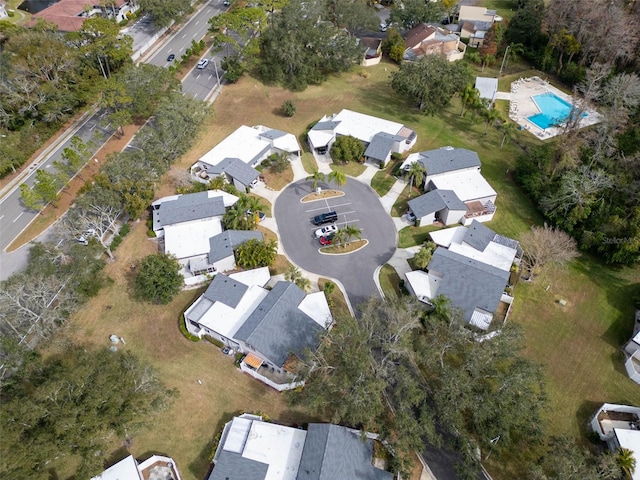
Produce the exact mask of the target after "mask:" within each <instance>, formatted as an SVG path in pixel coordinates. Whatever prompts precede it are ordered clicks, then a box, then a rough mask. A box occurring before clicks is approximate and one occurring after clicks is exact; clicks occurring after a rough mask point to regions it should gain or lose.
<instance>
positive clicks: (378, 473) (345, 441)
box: [208, 413, 393, 480]
mask: <svg viewBox="0 0 640 480" xmlns="http://www.w3.org/2000/svg"><path fill="white" fill-rule="evenodd" d="M377 438H378V436H377V435H375V434H371V433H367V432H365V433H364V435H363V434H362V432H360V431H359V430H354V429H351V428H346V427H342V426H340V425H332V424H328V423H311V424H309V426H308V427H307V429H306V430H303V429H301V428H293V427H286V426H283V425H278V424H275V423H269V422H265V421H263V419H262V417H260V416H257V415H251V414H246V413H245V414H243V415H240V416H238V417H234V418H233V420H231V421H230V422H228V423H227V424H225V426H224V429H223V431H222V434H221V435H220V442H219V444H218V447H217V448H216V452H215V454H214V456H213V464H214V467H213V470H212V472H211V474H210V475H209V478H208V480H240V479H242V480H245V479H251V480H324V479H331V480H347V479H349V480H356V479H367V480H392V479H393V474H392V473H390V472H386V471H384V470H381V469H379V468H377V467H375V466H374V461H373V460H374V449H373V440H374V439H377Z"/></svg>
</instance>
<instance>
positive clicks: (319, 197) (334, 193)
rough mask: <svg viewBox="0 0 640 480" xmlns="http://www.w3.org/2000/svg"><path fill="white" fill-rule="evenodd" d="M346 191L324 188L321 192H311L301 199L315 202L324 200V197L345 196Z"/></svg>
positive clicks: (303, 201)
mask: <svg viewBox="0 0 640 480" xmlns="http://www.w3.org/2000/svg"><path fill="white" fill-rule="evenodd" d="M343 196H344V192H342V191H340V190H322V191H321V192H320V193H316V192H314V193H310V194H309V195H305V196H304V197H302V200H300V201H301V202H302V203H309V202H315V201H316V200H322V199H323V198H334V197H343Z"/></svg>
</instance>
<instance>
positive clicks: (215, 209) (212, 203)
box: [153, 192, 225, 230]
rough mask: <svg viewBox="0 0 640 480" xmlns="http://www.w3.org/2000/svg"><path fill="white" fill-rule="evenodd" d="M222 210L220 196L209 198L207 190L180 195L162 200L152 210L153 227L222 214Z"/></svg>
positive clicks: (156, 228)
mask: <svg viewBox="0 0 640 480" xmlns="http://www.w3.org/2000/svg"><path fill="white" fill-rule="evenodd" d="M224 212H225V209H224V202H223V200H222V197H213V198H209V193H208V192H198V193H189V194H186V195H180V196H179V197H178V198H176V199H175V200H168V201H166V202H162V203H161V204H160V205H159V208H157V209H154V210H153V229H154V230H159V229H160V228H162V227H165V226H166V225H173V224H175V223H181V222H190V221H192V220H198V219H201V218H208V217H214V216H216V215H224Z"/></svg>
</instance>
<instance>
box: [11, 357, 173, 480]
mask: <svg viewBox="0 0 640 480" xmlns="http://www.w3.org/2000/svg"><path fill="white" fill-rule="evenodd" d="M173 393H174V392H172V391H169V390H167V389H166V388H165V387H164V385H162V383H161V382H160V381H159V379H158V378H157V376H156V374H155V372H154V371H153V370H152V369H151V368H150V367H149V366H148V365H145V364H144V363H142V362H141V361H140V360H139V359H138V358H137V357H135V356H134V355H133V354H131V353H129V352H118V353H113V352H110V351H108V350H106V349H103V350H98V351H93V350H90V349H88V348H83V347H75V348H70V349H69V350H68V351H65V352H63V353H62V354H61V355H51V356H48V357H46V359H45V358H39V357H35V358H31V359H27V361H25V362H24V364H23V366H22V368H21V369H20V370H19V371H18V372H16V374H14V375H13V376H12V377H11V379H9V380H8V382H7V383H6V384H5V385H3V387H2V390H1V391H0V399H1V401H2V409H0V423H1V424H2V435H0V452H1V456H2V462H0V475H1V476H2V477H3V478H12V479H15V480H27V479H29V480H37V479H47V478H50V476H51V472H52V471H55V470H56V467H59V466H61V465H64V464H68V463H70V462H77V463H76V465H78V467H77V470H76V474H77V475H78V477H81V478H91V477H92V476H93V475H96V474H98V473H99V472H100V471H101V470H102V469H103V461H104V460H105V454H106V452H108V451H109V450H110V448H111V447H112V445H113V440H114V437H115V438H120V439H122V440H125V438H127V437H129V436H131V435H133V434H135V433H137V431H138V430H139V429H140V428H141V427H142V426H144V425H145V424H147V423H148V422H151V421H153V419H154V418H155V416H156V415H157V414H158V413H159V412H161V411H162V410H163V407H164V406H166V405H167V404H168V402H169V401H170V398H171V396H172V395H173Z"/></svg>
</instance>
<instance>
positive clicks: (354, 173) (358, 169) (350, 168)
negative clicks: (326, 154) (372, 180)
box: [329, 162, 367, 177]
mask: <svg viewBox="0 0 640 480" xmlns="http://www.w3.org/2000/svg"><path fill="white" fill-rule="evenodd" d="M329 166H330V167H331V170H337V171H339V172H342V173H344V174H345V175H348V176H350V177H358V176H360V175H362V174H363V173H364V171H365V170H366V169H367V167H365V166H364V165H363V164H362V163H356V162H348V163H332V164H331V165H329Z"/></svg>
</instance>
